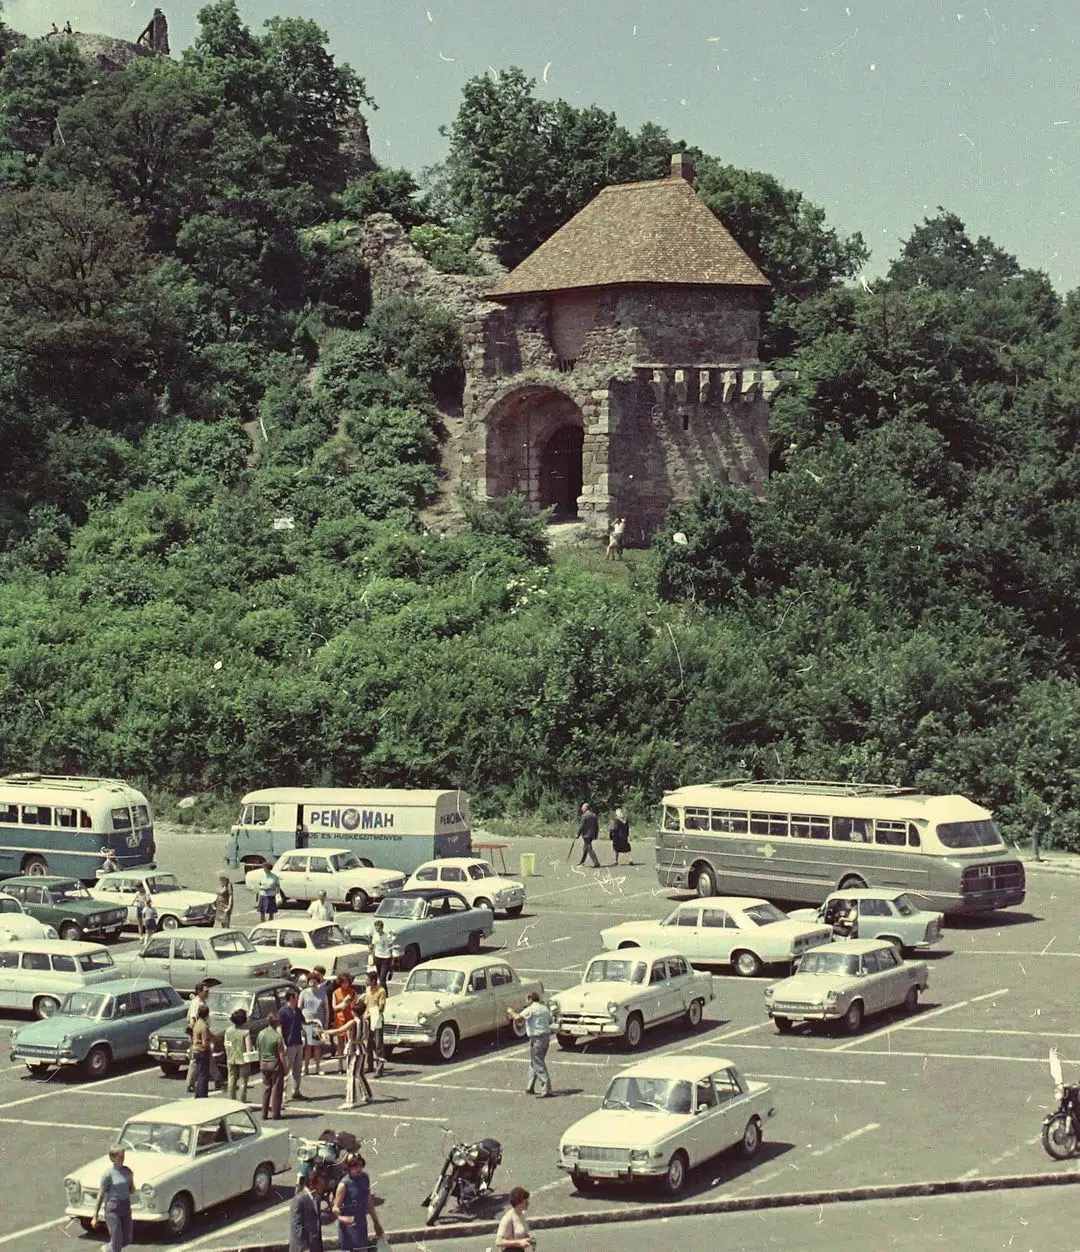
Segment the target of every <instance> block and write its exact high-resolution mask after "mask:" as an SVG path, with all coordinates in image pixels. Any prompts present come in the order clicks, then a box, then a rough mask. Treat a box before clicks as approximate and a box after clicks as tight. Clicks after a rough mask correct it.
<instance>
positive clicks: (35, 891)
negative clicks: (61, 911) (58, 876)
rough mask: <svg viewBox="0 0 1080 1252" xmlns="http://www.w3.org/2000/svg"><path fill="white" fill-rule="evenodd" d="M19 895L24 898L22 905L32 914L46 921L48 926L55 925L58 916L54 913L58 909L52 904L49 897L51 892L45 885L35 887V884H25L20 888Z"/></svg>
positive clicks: (40, 920)
mask: <svg viewBox="0 0 1080 1252" xmlns="http://www.w3.org/2000/svg"><path fill="white" fill-rule="evenodd" d="M19 896H20V898H21V900H22V906H23V908H24V909H26V911H27V912H28V913H29V914H30V916H31V917H36V918H37V920H38V921H39V922H44V923H45V924H46V925H47V926H55V925H56V920H57V919H56V918H55V917H54V914H55V912H56V910H55V909H54V908H53V906H52V901H51V900H50V899H49V893H48V892H47V891H46V890H45V888H44V887H35V886H33V885H29V886H25V887H22V888H20V889H19Z"/></svg>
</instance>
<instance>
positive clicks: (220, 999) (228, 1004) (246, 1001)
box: [206, 987, 251, 1017]
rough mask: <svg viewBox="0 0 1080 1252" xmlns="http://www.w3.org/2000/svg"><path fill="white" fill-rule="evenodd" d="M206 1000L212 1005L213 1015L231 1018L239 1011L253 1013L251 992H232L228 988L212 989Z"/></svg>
mask: <svg viewBox="0 0 1080 1252" xmlns="http://www.w3.org/2000/svg"><path fill="white" fill-rule="evenodd" d="M206 1000H207V1003H208V1004H209V1005H210V1012H211V1013H220V1014H222V1015H223V1016H225V1017H231V1016H232V1014H233V1013H235V1012H236V1010H237V1009H243V1010H244V1012H245V1013H247V1012H250V1011H251V992H250V991H230V990H229V988H228V987H211V988H210V994H209V995H208V996H207V998H206Z"/></svg>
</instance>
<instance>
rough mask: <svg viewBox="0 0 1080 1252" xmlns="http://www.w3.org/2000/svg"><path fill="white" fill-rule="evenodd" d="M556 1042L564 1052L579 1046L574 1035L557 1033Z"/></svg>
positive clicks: (571, 1050)
mask: <svg viewBox="0 0 1080 1252" xmlns="http://www.w3.org/2000/svg"><path fill="white" fill-rule="evenodd" d="M555 1042H556V1043H557V1044H558V1045H559V1047H560V1048H562V1050H563V1051H564V1052H573V1051H574V1050H575V1048H576V1047H577V1046H578V1041H577V1040H576V1039H575V1038H574V1036H573V1035H560V1034H556V1035H555Z"/></svg>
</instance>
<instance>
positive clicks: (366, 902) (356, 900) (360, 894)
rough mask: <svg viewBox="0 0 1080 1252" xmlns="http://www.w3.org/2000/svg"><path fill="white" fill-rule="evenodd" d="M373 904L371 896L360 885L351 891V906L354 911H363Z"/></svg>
mask: <svg viewBox="0 0 1080 1252" xmlns="http://www.w3.org/2000/svg"><path fill="white" fill-rule="evenodd" d="M370 904H371V898H370V896H369V895H368V893H367V892H366V891H361V890H360V888H359V887H354V888H353V889H352V891H350V892H349V908H351V909H352V911H353V912H354V913H362V912H363V911H364V910H365V909H366V908H368V907H369V906H370Z"/></svg>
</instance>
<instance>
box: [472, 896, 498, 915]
mask: <svg viewBox="0 0 1080 1252" xmlns="http://www.w3.org/2000/svg"><path fill="white" fill-rule="evenodd" d="M473 908H474V909H490V910H491V911H492V912H493V913H494V912H495V905H494V904H492V903H491V901H490V900H489V899H488V898H487V896H477V897H476V899H475V900H474V901H473Z"/></svg>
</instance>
